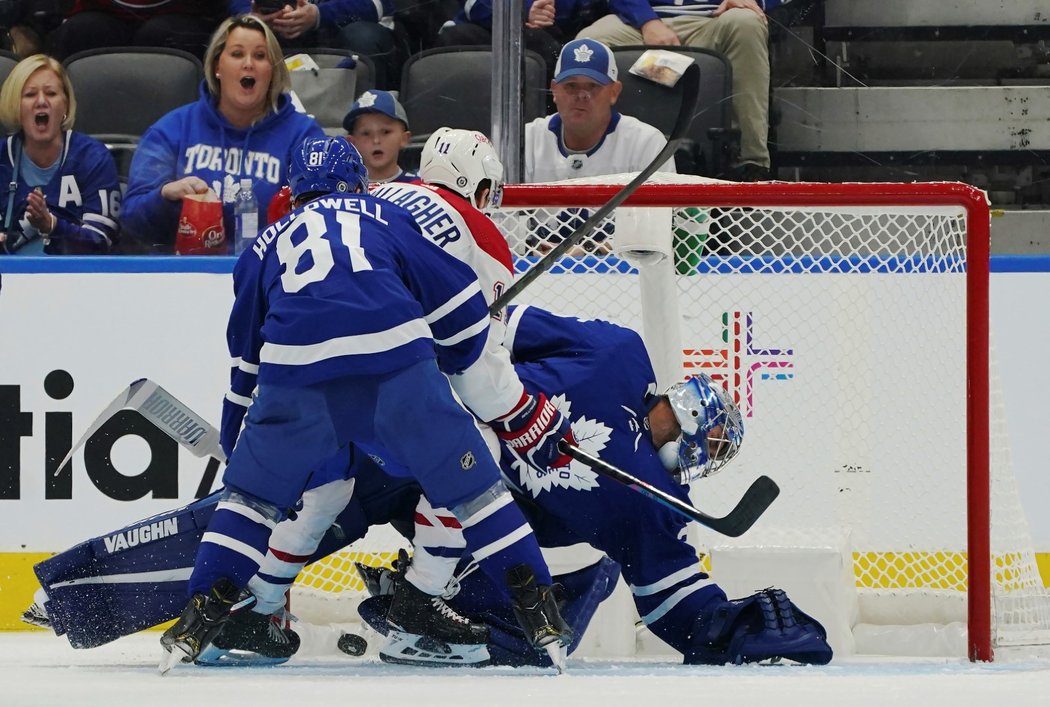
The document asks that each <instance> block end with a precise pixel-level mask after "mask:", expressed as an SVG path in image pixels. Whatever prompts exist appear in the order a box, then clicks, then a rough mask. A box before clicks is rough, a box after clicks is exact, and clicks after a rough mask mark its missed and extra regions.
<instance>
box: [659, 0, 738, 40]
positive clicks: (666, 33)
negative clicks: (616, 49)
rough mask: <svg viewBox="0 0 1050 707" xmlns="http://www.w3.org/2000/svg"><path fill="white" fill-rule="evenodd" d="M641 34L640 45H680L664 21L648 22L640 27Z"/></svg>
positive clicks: (675, 35) (676, 36)
mask: <svg viewBox="0 0 1050 707" xmlns="http://www.w3.org/2000/svg"><path fill="white" fill-rule="evenodd" d="M723 4H724V3H723ZM641 32H642V44H653V45H656V46H662V47H680V46H681V45H682V40H680V39H678V35H677V34H675V33H674V30H673V29H671V28H670V27H668V26H667V25H666V24H664V21H663V20H661V19H659V18H657V19H655V20H649V21H648V22H646V23H645V24H644V25H642V26H641Z"/></svg>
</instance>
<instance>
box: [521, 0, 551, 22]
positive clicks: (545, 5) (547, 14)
mask: <svg viewBox="0 0 1050 707" xmlns="http://www.w3.org/2000/svg"><path fill="white" fill-rule="evenodd" d="M553 24H554V0H535V2H533V3H532V7H530V8H529V16H528V18H527V19H526V20H525V26H526V27H529V28H532V29H538V28H540V27H550V26H551V25H553Z"/></svg>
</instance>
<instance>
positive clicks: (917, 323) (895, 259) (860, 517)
mask: <svg viewBox="0 0 1050 707" xmlns="http://www.w3.org/2000/svg"><path fill="white" fill-rule="evenodd" d="M630 176H631V175H622V176H617V177H605V178H602V179H601V180H599V181H598V183H588V182H586V181H581V180H575V181H573V182H566V183H560V184H551V185H519V186H511V187H508V188H507V189H506V191H505V196H504V201H503V205H502V207H501V208H500V209H499V210H498V211H494V212H493V213H492V214H491V216H492V217H493V218H494V220H496V222H497V224H498V225H499V226H500V228H501V229H502V230H503V232H504V233H505V235H506V236H507V238H508V241H509V242H510V245H511V248H512V250H513V251H514V252H515V254H516V256H517V268H518V270H519V272H523V271H525V270H527V269H528V268H529V267H531V266H532V265H534V264H535V262H536V261H537V260H538V259H539V258H540V257H541V255H542V253H543V252H544V251H545V250H546V249H548V248H549V247H550V245H552V244H553V243H556V242H557V241H558V240H560V239H561V238H562V237H565V236H566V235H568V234H569V233H570V232H572V231H573V230H574V229H575V228H577V227H578V226H579V225H580V224H582V223H583V221H584V220H585V219H586V218H587V216H588V215H589V214H590V212H592V211H593V210H595V209H597V208H598V207H600V206H601V205H602V204H604V203H605V202H606V201H608V200H609V198H610V197H612V195H613V194H614V193H615V192H616V191H618V189H619V188H620V185H621V184H623V183H626V181H628V180H629V178H630ZM661 182H666V183H661ZM989 240H990V239H989V214H988V207H987V202H986V200H985V198H984V195H983V194H982V193H981V192H979V191H977V190H975V189H973V188H971V187H968V186H965V185H962V184H729V183H721V182H719V183H714V182H711V181H710V180H701V179H698V178H689V177H683V176H681V175H659V174H658V175H656V176H655V177H654V178H653V179H651V180H650V182H649V183H647V184H646V185H645V186H643V187H641V188H639V189H638V190H637V191H636V192H635V193H634V194H633V195H632V196H631V197H630V198H629V199H628V200H627V202H626V203H625V205H623V206H621V207H620V208H618V209H616V210H615V211H614V212H613V214H612V215H611V217H610V218H608V219H606V221H605V222H603V223H602V224H601V225H600V226H599V227H598V229H596V231H595V232H594V233H593V234H592V235H591V236H590V237H589V238H587V239H585V240H584V241H583V242H581V244H580V245H579V246H578V247H577V248H575V249H574V250H573V251H571V253H570V255H569V256H567V257H565V258H562V259H561V260H560V261H559V262H558V263H557V264H556V265H555V266H554V268H553V269H552V270H551V271H550V272H548V273H546V274H544V275H542V276H541V277H540V278H539V279H538V280H537V281H536V282H535V283H534V284H532V285H531V286H529V287H528V288H526V289H525V290H524V292H523V293H522V294H521V296H520V297H519V299H518V302H519V303H521V304H534V305H537V306H542V307H545V308H548V309H551V310H554V311H557V312H561V313H565V314H572V315H576V316H580V317H596V318H603V319H609V320H612V321H615V322H618V323H621V324H624V325H626V326H629V327H632V328H635V329H636V330H638V331H639V332H640V333H642V334H643V337H644V338H645V340H646V344H647V346H648V347H649V349H650V351H651V353H652V357H653V361H654V367H655V368H656V370H657V376H658V379H659V381H660V384H661V385H667V384H669V383H670V382H672V381H673V380H677V379H680V378H681V377H682V376H683V375H687V374H689V373H694V372H705V373H708V374H709V375H711V376H712V378H714V379H715V380H717V381H720V382H722V383H723V384H724V385H726V387H727V388H728V389H729V391H730V392H732V394H733V395H734V397H735V398H736V400H737V402H738V404H739V405H740V407H741V410H742V412H743V414H744V420H745V426H746V430H747V434H746V439H745V443H744V445H743V448H742V451H741V454H740V455H739V457H738V458H737V459H736V460H735V461H734V462H733V463H732V464H731V465H730V466H729V467H728V468H727V469H726V470H725V471H723V472H722V473H721V474H719V475H716V476H715V477H711V478H709V479H704V480H702V481H700V482H697V483H696V484H694V488H693V501H694V503H696V505H698V506H699V507H701V508H702V509H704V510H705V511H707V512H711V513H715V514H721V513H722V512H724V511H726V510H728V509H729V508H730V507H731V506H732V505H733V503H734V502H735V501H736V499H738V498H739V497H740V495H741V494H742V493H743V491H744V489H745V488H746V487H747V485H748V484H750V483H751V482H752V481H753V480H754V479H755V478H756V477H757V476H758V475H760V474H766V475H769V476H771V477H773V478H774V480H776V481H777V483H778V484H779V485H780V488H781V495H780V497H779V498H778V499H777V501H776V502H775V503H774V504H773V505H772V507H771V508H770V509H769V510H768V511H767V512H766V514H765V515H764V516H763V517H762V518H761V519H760V520H759V522H758V523H757V524H756V525H755V527H754V528H753V529H752V530H751V531H749V532H748V533H747V534H745V536H744V537H743V538H741V539H740V540H739V541H738V542H740V543H744V544H747V545H751V546H761V547H766V548H785V549H789V548H794V547H802V546H809V545H813V544H817V545H819V544H821V543H827V542H829V538H835V539H838V540H839V541H841V542H844V543H845V544H846V546H847V548H848V554H847V557H849V558H850V559H851V562H852V574H853V583H854V584H855V589H856V592H857V593H858V595H859V596H860V597H861V599H860V602H859V607H860V608H859V612H860V613H859V615H856V616H851V617H850V618H849V621H850V622H851V623H858V622H866V621H871V622H875V623H880V622H882V623H885V622H889V623H901V624H906V623H925V622H944V623H946V622H962V624H963V625H964V626H965V627H967V628H968V632H967V636H968V638H967V640H968V651H969V656H970V657H971V658H972V659H990V658H991V656H992V650H993V646H1005V645H1017V644H1029V643H1046V642H1050V600H1048V598H1047V594H1046V591H1045V589H1044V587H1043V582H1042V581H1041V578H1040V576H1039V572H1038V568H1037V566H1036V562H1035V556H1034V551H1033V549H1032V546H1031V540H1030V537H1029V531H1028V527H1027V523H1026V521H1025V516H1024V512H1023V510H1022V509H1021V506H1020V502H1019V498H1018V493H1017V488H1016V483H1015V480H1014V477H1013V472H1012V467H1011V460H1010V455H1009V445H1008V443H1007V438H1006V432H1005V415H1004V410H1003V408H1002V405H1001V401H1000V397H999V395H998V390H997V389H998V386H997V385H995V376H994V375H993V374H992V373H991V371H992V368H993V364H992V363H991V359H992V357H991V355H990V345H989V336H988V259H989V252H988V251H989ZM990 391H991V393H990ZM695 540H696V542H697V544H698V545H699V547H700V549H701V551H702V552H703V553H705V562H706V563H708V568H709V569H712V570H713V572H714V578H715V579H716V580H718V579H719V575H718V566H717V560H716V561H715V566H714V567H710V564H711V558H710V556H709V555H708V554H707V553H708V551H709V550H710V549H711V548H713V547H715V546H716V545H722V544H725V543H726V542H727V541H726V539H725V538H721V537H720V536H716V535H715V534H713V533H711V532H709V531H703V530H701V531H700V532H699V533H698V534H697V536H696V538H695ZM389 541H390V538H389V535H388V536H385V539H383V540H380V541H379V542H378V543H377V541H376V540H372V541H371V542H369V543H364V544H362V547H365V548H366V549H365V550H363V551H361V552H363V553H364V554H365V555H369V556H368V557H365V558H364V559H365V560H366V561H371V562H383V561H389V560H390V559H392V557H393V554H394V553H396V549H388V548H385V547H384V543H386V542H389ZM368 548H371V549H372V551H371V552H370V551H369V550H368ZM715 557H717V554H716V555H715ZM354 559H361V558H360V557H359V556H358V555H355V554H347V553H344V554H343V555H342V556H337V557H335V558H332V559H330V560H329V561H326V562H324V563H316V564H315V565H314V566H312V567H311V568H308V569H309V573H308V574H307V575H306V576H305V577H304V578H302V579H301V580H300V584H299V587H300V589H299V591H306V592H313V593H317V591H318V590H322V591H321V593H322V594H324V593H328V594H329V595H331V593H332V592H336V593H338V592H351V593H353V592H359V591H360V588H361V587H360V582H359V580H358V579H357V577H356V575H355V574H354V573H353V572H352V570H351V569H350V568H351V566H352V561H353V560H354ZM758 588H760V587H753V589H758ZM864 612H869V613H871V614H872V615H873V616H874V618H872V617H865V616H864V615H863V614H864Z"/></svg>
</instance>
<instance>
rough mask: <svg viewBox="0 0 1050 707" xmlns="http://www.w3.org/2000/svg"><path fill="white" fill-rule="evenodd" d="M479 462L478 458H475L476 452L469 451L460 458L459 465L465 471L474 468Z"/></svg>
mask: <svg viewBox="0 0 1050 707" xmlns="http://www.w3.org/2000/svg"><path fill="white" fill-rule="evenodd" d="M477 463H478V460H477V459H475V458H474V452H467V453H466V454H464V455H463V456H461V457H460V458H459V466H460V468H461V469H463V471H469V470H470V469H473V468H474V465H476V464H477Z"/></svg>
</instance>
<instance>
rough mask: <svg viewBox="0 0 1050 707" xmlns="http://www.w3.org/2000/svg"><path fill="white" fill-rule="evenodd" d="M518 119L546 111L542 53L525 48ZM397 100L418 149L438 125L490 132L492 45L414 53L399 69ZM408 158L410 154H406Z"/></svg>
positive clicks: (443, 48)
mask: <svg viewBox="0 0 1050 707" xmlns="http://www.w3.org/2000/svg"><path fill="white" fill-rule="evenodd" d="M524 53H525V68H524V72H523V73H524V81H523V83H524V89H523V92H522V104H523V107H522V118H521V119H522V124H525V123H528V122H529V121H530V120H532V119H534V118H538V117H540V116H542V115H546V111H547V108H546V106H547V91H548V90H549V89H548V86H547V69H546V66H545V65H544V63H543V59H542V58H541V57H540V55H539V54H537V53H536V52H534V51H531V50H526V51H525V52H524ZM400 100H401V105H403V106H404V107H405V113H406V114H407V115H408V123H409V126H410V127H411V129H412V145H410V147H409V149H408V150H407V151H406V152H408V153H413V152H414V153H415V154H416V158H417V159H418V152H419V150H421V149H422V146H423V144H424V143H425V142H426V140H427V138H428V137H429V136H430V134H431V133H432V132H434V130H436V129H437V128H440V127H445V126H447V127H451V128H462V129H465V130H478V131H480V132H483V133H485V134H486V135H490V133H491V132H492V117H491V116H492V51H491V50H490V49H489V48H488V47H483V46H454V47H437V48H434V49H427V50H425V51H422V52H419V53H418V54H414V55H412V56H411V57H409V58H408V61H406V62H405V66H404V69H403V70H402V73H401V95H400ZM406 157H407V161H411V160H412V155H411V154H408V155H406Z"/></svg>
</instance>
